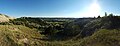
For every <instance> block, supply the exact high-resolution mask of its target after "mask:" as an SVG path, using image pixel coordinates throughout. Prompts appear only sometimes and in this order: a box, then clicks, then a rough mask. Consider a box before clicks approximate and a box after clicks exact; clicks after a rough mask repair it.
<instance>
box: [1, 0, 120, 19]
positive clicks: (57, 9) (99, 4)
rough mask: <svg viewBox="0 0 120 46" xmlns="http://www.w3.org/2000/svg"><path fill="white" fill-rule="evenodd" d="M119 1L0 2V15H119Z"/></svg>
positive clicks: (51, 0) (17, 0) (8, 0)
mask: <svg viewBox="0 0 120 46" xmlns="http://www.w3.org/2000/svg"><path fill="white" fill-rule="evenodd" d="M119 4H120V0H0V13H2V14H6V15H8V16H12V17H24V16H30V17H94V16H98V15H100V16H104V13H105V12H107V13H114V14H120V6H119Z"/></svg>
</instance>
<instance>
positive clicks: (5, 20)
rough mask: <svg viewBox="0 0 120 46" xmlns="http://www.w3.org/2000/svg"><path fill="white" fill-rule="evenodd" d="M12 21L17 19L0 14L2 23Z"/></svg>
mask: <svg viewBox="0 0 120 46" xmlns="http://www.w3.org/2000/svg"><path fill="white" fill-rule="evenodd" d="M10 19H15V18H14V17H10V16H7V15H5V14H0V22H8V21H9V20H10Z"/></svg>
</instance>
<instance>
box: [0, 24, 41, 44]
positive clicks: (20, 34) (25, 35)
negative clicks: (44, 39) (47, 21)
mask: <svg viewBox="0 0 120 46" xmlns="http://www.w3.org/2000/svg"><path fill="white" fill-rule="evenodd" d="M39 38H40V34H39V33H38V32H37V31H36V30H34V29H30V28H28V27H25V26H20V25H0V45H1V46H32V45H35V46H40V45H41V44H40V41H39V40H38V39H39ZM38 44H39V45H38Z"/></svg>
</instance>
